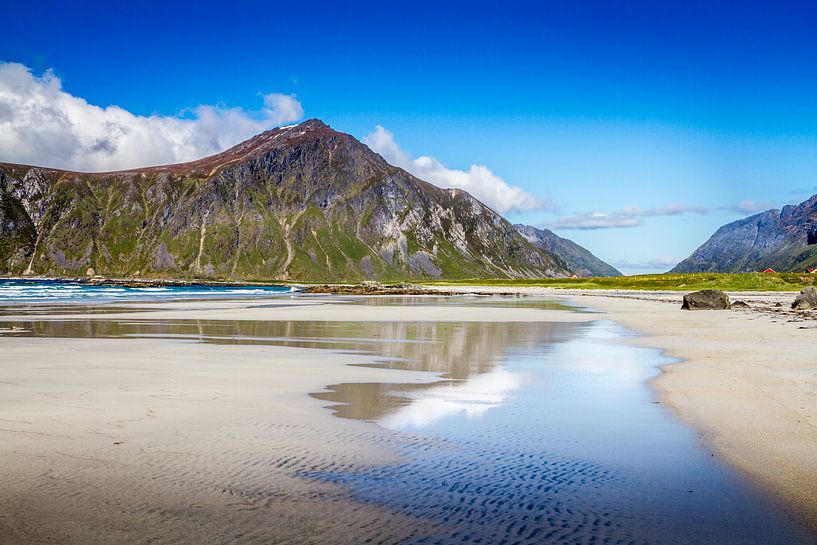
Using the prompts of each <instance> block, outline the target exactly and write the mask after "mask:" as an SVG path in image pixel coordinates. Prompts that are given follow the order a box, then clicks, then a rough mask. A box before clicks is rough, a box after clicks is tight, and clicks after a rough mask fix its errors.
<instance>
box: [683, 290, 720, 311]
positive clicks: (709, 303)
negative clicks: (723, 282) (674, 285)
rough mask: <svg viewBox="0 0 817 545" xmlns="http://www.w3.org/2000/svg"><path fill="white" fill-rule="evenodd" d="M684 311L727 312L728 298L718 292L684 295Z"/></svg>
mask: <svg viewBox="0 0 817 545" xmlns="http://www.w3.org/2000/svg"><path fill="white" fill-rule="evenodd" d="M681 308H682V309H684V310H729V309H730V308H732V305H731V304H730V303H729V296H728V295H726V293H724V292H722V291H718V290H702V291H695V292H692V293H687V294H686V295H684V303H683V304H682V305H681Z"/></svg>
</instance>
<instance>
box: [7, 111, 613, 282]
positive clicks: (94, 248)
mask: <svg viewBox="0 0 817 545" xmlns="http://www.w3.org/2000/svg"><path fill="white" fill-rule="evenodd" d="M554 236H555V235H554ZM557 238H558V237H557ZM548 240H549V239H548ZM559 240H562V239H559ZM571 244H572V243H569V241H563V243H562V244H561V246H560V245H559V244H555V245H554V244H553V243H551V242H545V241H544V239H543V240H542V241H538V240H534V241H533V243H531V242H529V241H528V240H526V238H525V237H523V236H522V235H520V234H519V232H517V229H515V228H514V226H512V225H511V224H510V223H509V222H508V221H507V220H505V219H504V218H502V217H501V216H500V215H499V214H497V213H496V212H494V211H493V210H491V209H490V208H488V207H486V206H485V205H483V204H482V203H481V202H479V201H478V200H476V199H475V198H474V197H472V196H471V195H469V194H468V193H466V192H465V191H461V190H458V189H440V188H438V187H436V186H433V185H431V184H429V183H426V182H424V181H422V180H419V179H417V178H415V177H414V176H412V175H411V174H409V173H408V172H406V171H404V170H402V169H399V168H397V167H394V166H392V165H390V164H388V163H387V162H386V161H385V160H384V159H383V158H382V157H380V156H379V155H377V154H376V153H374V152H373V151H371V150H370V149H369V148H368V147H366V146H365V145H364V144H362V143H361V142H359V141H357V140H356V139H355V138H353V137H352V136H350V135H348V134H343V133H340V132H337V131H334V130H332V129H331V128H330V127H328V126H327V125H325V124H324V123H322V122H321V121H319V120H317V119H313V120H309V121H306V122H304V123H301V124H299V125H294V126H290V127H282V128H278V129H274V130H271V131H267V132H264V133H262V134H259V135H257V136H255V137H253V138H251V139H250V140H247V141H246V142H243V143H241V144H239V145H237V146H235V147H233V148H231V149H229V150H227V151H225V152H223V153H220V154H218V155H214V156H212V157H207V158H205V159H201V160H198V161H193V162H190V163H184V164H178V165H169V166H158V167H150V168H141V169H133V170H127V171H120V172H108V173H94V174H88V173H78V172H68V171H63V170H56V169H50V168H39V167H33V166H24V165H14V164H4V163H0V273H1V274H7V275H24V274H40V275H55V276H82V275H86V274H90V273H95V274H101V275H105V276H118V277H128V276H157V277H179V278H219V279H234V280H276V279H277V280H285V279H287V280H304V281H312V280H314V281H341V280H360V279H381V280H390V279H403V278H441V277H444V278H469V277H505V278H515V277H547V276H568V275H570V274H572V273H573V272H574V270H575V271H576V272H577V273H578V272H583V271H585V269H586V270H588V271H590V270H595V269H593V268H592V267H589V266H587V263H586V256H590V258H592V255H591V254H589V252H587V253H586V255H584V254H583V253H582V252H586V251H585V250H583V249H582V248H580V247H578V246H575V245H572V246H571ZM578 256H582V259H584V261H582V259H577V257H578ZM593 259H595V258H593ZM596 261H597V260H596ZM594 263H595V262H594ZM599 263H600V262H599ZM574 264H575V265H574ZM595 264H596V265H597V263H595ZM89 269H92V270H89ZM599 270H601V269H599ZM612 270H614V269H612Z"/></svg>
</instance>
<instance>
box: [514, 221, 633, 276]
mask: <svg viewBox="0 0 817 545" xmlns="http://www.w3.org/2000/svg"><path fill="white" fill-rule="evenodd" d="M514 228H516V230H517V231H518V232H519V234H520V235H522V236H523V237H525V239H526V240H527V241H528V242H530V243H531V244H533V245H534V246H536V247H537V248H539V249H541V250H544V251H546V252H550V253H551V254H553V255H555V256H556V257H558V258H559V259H561V260H562V261H563V262H564V263H565V266H566V267H567V268H568V269H570V270H571V271H573V273H574V274H576V275H577V276H621V273H620V272H619V271H618V270H617V269H616V268H615V267H613V266H612V265H609V264H607V263H605V262H604V261H602V260H601V259H599V258H598V257H596V256H594V255H593V254H592V253H591V252H590V251H589V250H587V249H586V248H583V247H581V246H579V245H578V244H576V243H575V242H573V241H572V240H568V239H566V238H562V237H560V236H558V235H557V234H555V233H554V232H553V231H550V230H548V229H538V228H536V227H532V226H530V225H521V224H517V225H514Z"/></svg>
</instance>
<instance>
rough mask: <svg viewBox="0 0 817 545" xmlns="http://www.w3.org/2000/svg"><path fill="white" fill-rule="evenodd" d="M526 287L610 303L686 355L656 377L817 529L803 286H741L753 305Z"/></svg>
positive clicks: (815, 343)
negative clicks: (722, 306) (690, 306)
mask: <svg viewBox="0 0 817 545" xmlns="http://www.w3.org/2000/svg"><path fill="white" fill-rule="evenodd" d="M478 289H479V290H486V288H484V287H480V288H478ZM501 289H502V290H507V288H501ZM516 291H517V292H519V293H525V294H528V295H538V296H545V297H557V298H565V299H568V300H571V301H573V302H575V303H576V304H578V305H583V306H587V307H590V308H594V309H598V310H600V311H603V313H604V316H606V317H607V318H609V319H611V320H614V321H616V322H618V323H621V324H623V325H625V326H626V327H628V328H630V329H632V330H634V331H636V332H638V333H640V335H639V336H638V337H635V338H632V339H629V340H628V341H626V342H629V343H631V344H635V345H641V346H652V347H655V348H660V349H662V350H664V351H665V353H666V354H667V355H668V356H670V357H673V358H677V359H678V360H680V362H679V363H674V364H672V365H667V366H665V367H663V369H662V370H663V373H662V374H661V375H660V376H659V377H657V378H656V379H655V380H653V381H652V384H653V386H654V387H655V388H656V389H658V390H659V391H660V392H661V394H662V401H664V402H665V403H666V404H667V405H669V406H670V407H671V408H672V409H673V411H674V412H675V414H677V415H678V416H679V417H680V418H681V419H682V420H683V421H685V422H687V423H688V424H690V425H692V426H693V427H694V428H695V429H697V430H698V431H699V432H700V433H701V435H702V436H703V438H704V439H705V440H706V441H707V442H708V443H709V444H710V445H712V447H713V449H714V450H715V452H717V453H718V454H719V455H720V456H721V457H723V458H724V459H725V460H727V461H728V462H730V463H731V464H733V465H734V466H735V467H737V468H739V469H740V470H742V471H744V472H745V473H746V474H747V475H749V476H750V477H751V478H753V479H755V480H756V481H757V482H758V483H759V484H760V485H761V486H762V487H763V488H764V489H766V490H768V491H769V492H770V493H772V494H773V495H774V496H775V497H777V498H778V499H779V500H780V501H782V502H783V503H784V504H785V505H787V506H789V507H791V508H793V509H794V510H795V511H796V512H797V513H798V514H799V516H800V517H801V519H802V520H804V521H805V523H806V524H808V525H810V526H811V527H812V528H815V529H817V322H815V319H817V311H807V312H795V311H792V310H790V309H789V306H790V304H791V302H792V301H793V300H794V296H795V295H796V294H794V293H777V292H770V293H731V294H730V296H731V299H732V301H735V300H743V301H747V302H749V304H750V305H751V307H752V308H751V309H749V310H743V309H740V310H733V311H696V312H689V311H681V310H680V306H681V300H682V298H683V293H679V292H632V291H629V292H628V291H604V290H593V291H582V290H553V289H537V288H522V289H517V290H516Z"/></svg>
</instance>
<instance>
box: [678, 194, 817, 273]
mask: <svg viewBox="0 0 817 545" xmlns="http://www.w3.org/2000/svg"><path fill="white" fill-rule="evenodd" d="M811 267H817V195H815V196H814V197H812V198H810V199H809V200H807V201H805V202H803V203H801V204H799V205H797V206H785V207H783V209H782V210H767V211H766V212H762V213H760V214H755V215H754V216H750V217H748V218H744V219H742V220H738V221H735V222H732V223H730V224H728V225H724V226H723V227H721V228H720V229H718V230H717V231H716V232H715V234H714V235H712V237H711V238H710V239H709V240H707V241H706V242H705V243H704V244H702V245H701V246H700V247H699V248H698V249H697V250H695V252H693V253H692V255H691V256H689V257H688V258H686V259H685V260H683V261H682V262H680V263H679V264H678V265H676V266H675V268H673V269H672V271H671V272H675V273H686V272H750V271H760V270H764V269H766V268H772V269H775V270H777V271H797V272H803V271H806V270H808V269H809V268H811Z"/></svg>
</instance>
